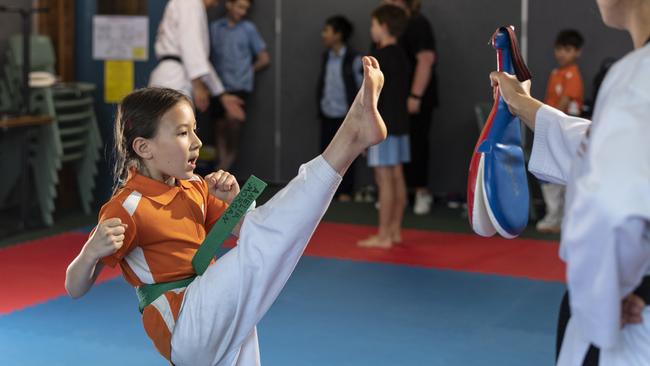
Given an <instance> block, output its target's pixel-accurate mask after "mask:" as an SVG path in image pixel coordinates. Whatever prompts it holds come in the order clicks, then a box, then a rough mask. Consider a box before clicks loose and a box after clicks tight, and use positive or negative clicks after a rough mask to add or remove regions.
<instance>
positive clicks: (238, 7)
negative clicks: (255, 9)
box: [226, 0, 251, 22]
mask: <svg viewBox="0 0 650 366" xmlns="http://www.w3.org/2000/svg"><path fill="white" fill-rule="evenodd" d="M250 7H251V3H250V1H248V0H235V1H226V10H227V11H228V16H229V17H230V19H231V20H232V21H234V22H240V21H241V20H242V19H244V18H245V17H246V14H248V9H250Z"/></svg>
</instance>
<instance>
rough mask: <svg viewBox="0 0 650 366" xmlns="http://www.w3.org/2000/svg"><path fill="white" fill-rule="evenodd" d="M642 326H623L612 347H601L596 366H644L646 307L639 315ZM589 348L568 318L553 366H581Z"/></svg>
mask: <svg viewBox="0 0 650 366" xmlns="http://www.w3.org/2000/svg"><path fill="white" fill-rule="evenodd" d="M642 317H643V320H644V321H643V323H641V324H636V325H626V326H625V327H624V328H623V329H622V330H621V338H620V341H619V342H618V344H617V345H616V347H613V348H601V349H600V351H599V360H598V365H599V366H647V365H650V307H646V308H645V309H644V311H643V314H642ZM588 349H589V342H588V341H587V340H586V339H585V337H583V336H582V335H581V333H580V331H579V330H578V329H577V327H576V326H575V322H573V321H572V320H571V319H569V323H568V324H567V329H566V333H565V334H564V341H563V342H562V349H561V350H560V357H559V358H558V362H557V366H582V362H583V360H584V358H585V355H586V354H587V350H588Z"/></svg>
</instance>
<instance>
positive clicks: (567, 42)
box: [555, 29, 585, 50]
mask: <svg viewBox="0 0 650 366" xmlns="http://www.w3.org/2000/svg"><path fill="white" fill-rule="evenodd" d="M584 43H585V39H584V38H583V37H582V34H580V32H578V31H577V30H575V29H564V30H562V31H560V33H558V35H557V38H555V47H573V48H575V49H576V50H580V49H582V45H583V44H584Z"/></svg>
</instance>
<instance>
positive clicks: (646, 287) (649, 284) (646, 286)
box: [634, 276, 650, 306]
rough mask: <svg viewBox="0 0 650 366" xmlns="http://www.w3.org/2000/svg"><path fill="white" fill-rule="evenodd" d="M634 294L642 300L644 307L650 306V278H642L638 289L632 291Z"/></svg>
mask: <svg viewBox="0 0 650 366" xmlns="http://www.w3.org/2000/svg"><path fill="white" fill-rule="evenodd" d="M634 294H635V295H637V296H638V297H640V298H642V299H643V301H645V304H646V306H648V305H650V276H645V277H643V280H642V281H641V284H640V285H639V287H637V288H636V289H635V290H634Z"/></svg>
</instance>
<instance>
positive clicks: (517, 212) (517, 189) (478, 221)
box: [467, 27, 530, 238]
mask: <svg viewBox="0 0 650 366" xmlns="http://www.w3.org/2000/svg"><path fill="white" fill-rule="evenodd" d="M492 45H493V46H494V48H495V49H496V50H497V69H498V71H503V72H507V73H509V74H516V75H517V78H518V80H519V81H525V80H528V79H530V72H529V71H528V68H527V67H526V65H525V63H524V61H523V59H522V58H521V54H520V53H519V49H518V47H517V39H516V36H515V34H514V30H513V28H512V27H501V28H499V29H497V31H496V32H495V33H494V35H493V36H492ZM495 96H496V97H495V100H494V104H493V106H492V110H491V112H490V114H489V116H488V118H487V121H486V123H485V125H484V127H483V130H482V131H481V134H480V136H479V139H478V141H477V143H476V147H475V149H474V154H473V155H472V161H471V163H470V167H469V175H468V182H467V205H468V216H469V220H470V225H471V226H472V229H473V230H474V232H475V233H477V234H479V235H481V236H492V235H494V234H495V233H499V234H500V235H501V236H503V237H505V238H514V237H517V236H518V235H519V234H520V233H521V232H522V231H523V230H524V229H525V228H526V225H527V223H528V212H529V193H528V182H527V177H526V166H525V156H524V151H523V149H522V143H521V122H520V121H519V118H517V117H515V116H514V115H512V114H511V113H510V111H509V110H508V106H507V105H506V103H505V101H504V100H503V97H502V96H500V95H499V91H498V89H497V90H496V91H495Z"/></svg>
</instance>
